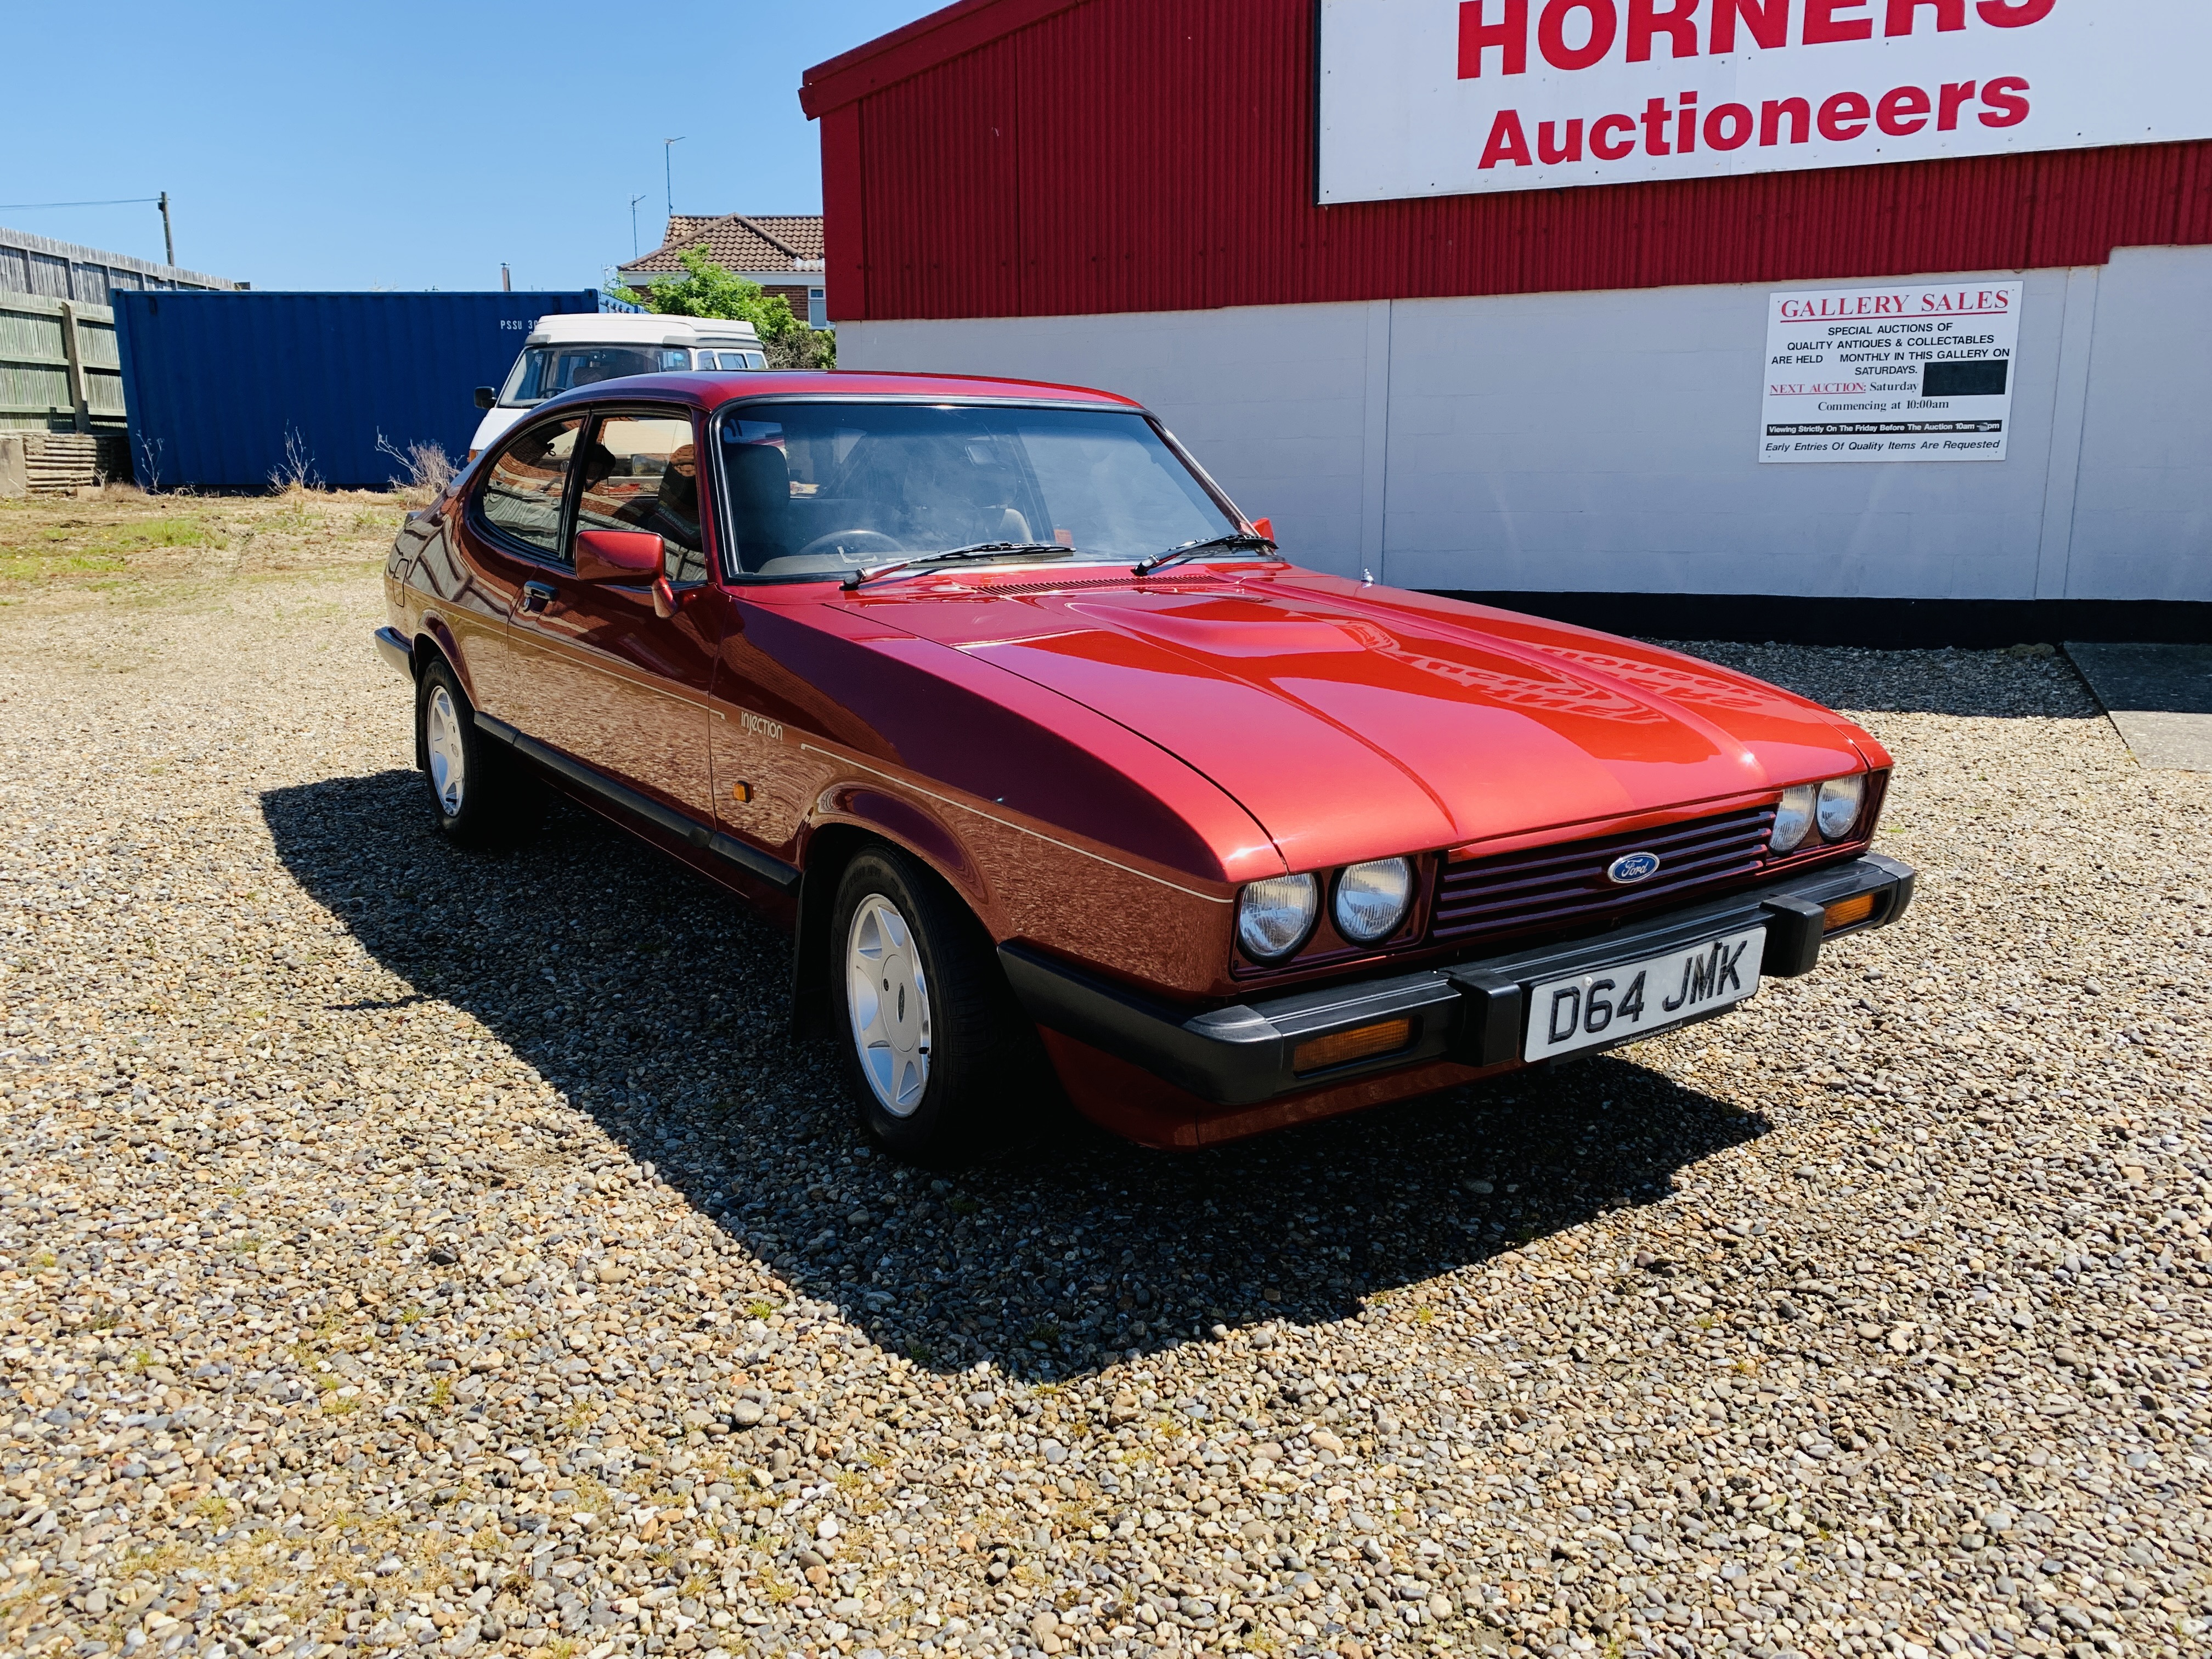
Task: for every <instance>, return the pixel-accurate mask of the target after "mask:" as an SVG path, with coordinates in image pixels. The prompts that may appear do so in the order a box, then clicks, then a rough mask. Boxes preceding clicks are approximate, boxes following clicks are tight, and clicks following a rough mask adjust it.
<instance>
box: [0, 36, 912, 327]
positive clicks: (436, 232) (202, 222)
mask: <svg viewBox="0 0 2212 1659" xmlns="http://www.w3.org/2000/svg"><path fill="white" fill-rule="evenodd" d="M935 9H937V7H936V6H935V5H934V4H932V3H927V0H796V3H790V0H786V3H764V0H723V3H720V4H696V3H690V0H660V3H657V4H652V5H640V6H626V5H623V4H621V3H619V0H617V3H608V0H598V3H592V4H579V3H572V0H536V3H530V4H524V3H520V0H462V3H453V0H445V3H441V4H435V5H433V4H424V3H421V0H381V3H378V4H374V5H367V4H361V3H337V4H321V5H301V4H298V3H296V0H295V3H291V4H285V5H275V4H267V3H261V0H214V3H211V4H207V5H198V6H190V5H179V4H177V3H175V0H167V3H162V4H146V3H142V0H110V3H106V4H103V5H101V6H100V7H99V8H98V9H96V11H93V12H85V11H82V10H71V9H69V8H65V7H64V8H58V9H55V8H48V9H45V10H43V11H41V10H39V9H27V8H18V9H15V15H14V21H13V22H12V23H11V25H10V27H11V29H12V30H13V31H14V33H15V41H16V44H17V46H18V53H17V57H18V64H17V71H16V72H15V74H12V75H11V76H9V88H8V105H9V112H8V125H9V131H10V132H12V133H13V134H14V135H15V140H14V142H12V143H9V144H6V145H4V146H0V204H15V203H46V202H74V201H83V200H106V199H112V198H115V197H143V196H152V195H154V194H155V193H156V192H157V191H163V190H166V191H168V192H169V200H170V210H171V213H172V215H173V218H174V220H175V223H176V237H177V262H178V264H182V265H185V266H188V267H190V268H191V269H193V270H204V271H210V272H213V273H214V274H216V275H218V276H232V277H236V278H239V279H240V280H243V281H246V282H250V283H252V284H253V286H254V287H256V288H258V289H370V288H393V289H426V288H438V289H491V288H497V287H498V286H499V267H500V261H501V260H502V259H504V260H507V262H508V263H509V264H512V265H513V270H514V285H515V286H516V287H517V288H538V289H573V288H584V287H592V286H596V285H597V284H598V283H599V278H600V274H601V271H602V269H603V268H604V267H605V265H607V264H611V263H613V262H616V261H618V260H622V259H627V258H629V257H630V205H629V198H630V197H633V196H637V195H642V196H643V197H645V199H644V200H643V201H641V202H640V203H639V204H637V225H638V236H639V240H640V242H641V246H644V247H645V248H647V249H650V248H652V247H653V246H655V245H656V244H657V243H658V242H659V240H660V237H659V233H660V229H661V225H662V221H663V218H664V216H665V213H664V206H663V195H662V167H661V157H662V146H661V140H662V139H664V138H669V137H678V136H679V135H680V136H682V137H683V139H684V142H683V143H680V144H678V145H677V146H676V147H675V149H674V151H673V162H674V174H675V194H676V207H677V210H678V212H687V213H698V212H719V213H726V212H732V211H736V212H753V213H815V212H819V211H820V210H821V206H822V179H821V161H820V147H819V143H818V138H817V128H816V127H815V126H814V125H813V124H812V123H811V122H810V121H808V120H807V119H806V118H805V116H804V115H803V114H802V113H800V112H799V76H800V74H801V72H802V71H804V70H805V69H807V68H808V67H809V66H811V65H812V64H817V63H820V62H821V61H822V60H823V59H824V58H832V57H835V56H836V54H837V53H839V52H844V51H846V50H848V48H850V47H853V46H858V45H860V43H861V42H862V41H864V40H871V39H872V38H874V37H875V36H876V35H878V34H881V33H884V32H885V31H886V30H889V29H892V28H896V27H898V26H899V25H900V24H902V23H906V22H909V21H913V20H914V19H915V18H916V17H921V16H923V15H927V13H929V12H931V11H933V10H935ZM626 19H629V20H634V21H625V20H626ZM88 31H89V33H88ZM40 33H48V34H49V35H50V37H51V38H50V40H48V41H47V42H46V44H45V45H44V46H41V45H40V40H39V37H40ZM26 46H27V47H28V49H27V50H24V49H23V48H25V47H26ZM40 59H43V60H45V61H46V63H47V64H49V65H50V67H49V69H48V70H46V71H41V72H31V71H30V70H29V68H28V65H29V64H32V63H33V61H35V60H40ZM62 64H70V65H74V66H75V67H74V68H73V69H72V70H70V71H69V72H66V73H64V72H63V71H62V70H61V68H60V67H59V66H60V65H62ZM88 117H89V118H88ZM0 224H4V225H6V226H8V227H9V228H13V229H17V230H27V231H33V232H35V233H37V234H40V235H42V236H52V237H56V238H58V239H60V240H64V241H70V242H82V243H86V244H88V245H90V246H94V247H101V248H112V249H115V250H118V251H119V252H125V253H132V254H136V255H137V256H138V257H140V258H152V259H159V258H161V219H160V217H159V216H158V215H157V214H156V213H155V210H154V209H153V208H152V207H150V206H124V207H98V208H76V209H68V210H52V211H32V210H19V209H15V208H13V207H0Z"/></svg>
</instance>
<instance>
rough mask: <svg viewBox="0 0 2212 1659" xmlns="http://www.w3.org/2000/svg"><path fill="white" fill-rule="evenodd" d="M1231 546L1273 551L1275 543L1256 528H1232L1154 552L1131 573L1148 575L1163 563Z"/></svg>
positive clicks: (1179, 560) (1174, 562)
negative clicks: (1219, 533) (1221, 534)
mask: <svg viewBox="0 0 2212 1659" xmlns="http://www.w3.org/2000/svg"><path fill="white" fill-rule="evenodd" d="M1232 547H1233V548H1248V547H1249V548H1265V549H1266V550H1267V551H1268V552H1270V553H1273V551H1274V550H1275V543H1274V538H1273V537H1269V536H1262V535H1261V534H1260V532H1258V531H1256V530H1232V531H1231V532H1229V534H1227V535H1226V536H1207V537H1205V538H1202V539H1200V540H1199V541H1194V542H1185V543H1183V544H1182V546H1180V547H1171V548H1170V549H1168V550H1167V551H1166V552H1164V553H1155V554H1153V555H1152V557H1151V558H1149V559H1143V560H1140V561H1139V562H1138V563H1137V564H1136V566H1135V567H1134V568H1133V572H1132V574H1135V575H1139V576H1144V575H1149V574H1151V573H1152V572H1153V571H1155V570H1158V569H1159V568H1161V567H1162V566H1163V565H1170V564H1176V563H1178V562H1181V561H1182V560H1184V559H1188V558H1189V557H1190V556H1192V555H1194V554H1197V553H1211V552H1212V551H1213V550H1215V549H1217V548H1232Z"/></svg>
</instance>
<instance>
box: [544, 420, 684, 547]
mask: <svg viewBox="0 0 2212 1659" xmlns="http://www.w3.org/2000/svg"><path fill="white" fill-rule="evenodd" d="M582 465H583V479H582V485H583V493H582V494H581V495H580V496H579V497H578V498H577V501H576V528H577V529H579V530H650V531H653V532H656V533H657V534H659V537H660V538H661V539H662V540H663V541H664V542H665V543H666V544H668V576H669V580H671V581H678V582H687V581H689V582H697V581H704V580H706V579H707V556H706V550H705V544H704V543H703V542H702V540H701V539H700V535H699V452H698V449H697V447H696V446H695V445H694V444H693V442H692V440H691V422H690V417H689V416H663V415H609V416H605V417H603V418H602V419H601V420H600V422H599V429H598V430H597V431H596V432H595V433H594V434H593V435H592V441H591V443H590V444H589V445H587V446H586V448H585V451H584V459H583V464H582Z"/></svg>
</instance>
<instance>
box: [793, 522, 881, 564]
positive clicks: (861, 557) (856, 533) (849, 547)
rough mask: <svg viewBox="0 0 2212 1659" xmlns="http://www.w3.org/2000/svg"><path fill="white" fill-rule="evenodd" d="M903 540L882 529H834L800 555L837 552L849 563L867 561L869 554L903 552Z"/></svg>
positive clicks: (805, 557)
mask: <svg viewBox="0 0 2212 1659" xmlns="http://www.w3.org/2000/svg"><path fill="white" fill-rule="evenodd" d="M905 551H906V544H904V543H903V542H901V541H898V540H896V539H894V538H891V537H890V536H886V535H884V532H882V531H880V530H833V531H831V532H829V534H828V535H826V536H817V537H816V538H814V539H813V540H812V541H811V542H809V543H807V544H806V545H805V546H804V547H802V548H800V549H799V554H798V556H799V557H800V558H802V559H809V558H812V557H813V556H816V555H817V554H820V553H835V554H836V555H837V556H838V557H839V558H841V559H842V560H843V561H844V562H846V563H848V564H862V563H865V562H866V557H867V556H868V555H871V554H876V553H903V552H905Z"/></svg>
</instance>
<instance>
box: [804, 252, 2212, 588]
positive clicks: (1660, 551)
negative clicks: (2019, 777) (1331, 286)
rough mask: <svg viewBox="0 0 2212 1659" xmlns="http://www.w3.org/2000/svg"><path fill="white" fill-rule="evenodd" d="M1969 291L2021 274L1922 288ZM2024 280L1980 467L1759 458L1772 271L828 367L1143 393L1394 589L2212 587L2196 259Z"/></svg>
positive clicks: (875, 326)
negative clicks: (1725, 284)
mask: <svg viewBox="0 0 2212 1659" xmlns="http://www.w3.org/2000/svg"><path fill="white" fill-rule="evenodd" d="M1983 276H2003V277H2011V278H2021V273H2016V272H1996V271H1984V272H1945V273H1938V274H1936V275H1934V276H1931V278H1930V280H1937V281H1942V282H1947V283H1948V282H1956V281H1964V280H1971V279H1972V278H1976V277H1983ZM2023 279H2024V280H2025V281H2026V283H2027V295H2026V297H2025V300H2024V302H2023V306H2022V311H2021V337H2020V357H2019V362H2018V368H2017V370H2016V380H2015V392H2014V398H2013V422H2014V424H2013V431H2012V435H2011V449H2010V454H2009V457H2008V459H2006V460H2004V461H2002V462H1976V461H1957V462H1913V463H1884V462H1866V463H1848V464H1840V465H1832V466H1818V465H1815V466H1762V465H1759V461H1758V441H1759V389H1760V386H1761V384H1762V377H1763V375H1764V373H1765V343H1766V299H1767V295H1769V294H1770V293H1771V292H1772V291H1775V290H1776V289H1787V288H1790V287H1792V286H1800V285H1796V284H1790V283H1774V284H1762V285H1759V286H1757V287H1731V288H1676V289H1640V290H1632V291H1621V292H1612V293H1603V294H1543V295H1510V296H1504V297H1499V298H1486V299H1461V300H1401V301H1371V302H1367V303H1355V304H1345V305H1318V306H1273V307H1253V308H1245V309H1236V310H1225V311H1199V312H1166V313H1143V314H1136V315H1115V316H1102V317H1052V318H1010V319H981V320H949V321H918V322H895V323H847V324H845V325H842V327H841V328H840V329H839V331H838V358H839V361H840V362H841V363H842V364H843V365H844V366H845V367H847V368H880V369H920V370H937V371H942V372H957V373H962V374H1004V375H1013V376H1018V377H1021V378H1025V379H1034V380H1058V381H1064V382H1073V383H1075V384H1078V385H1084V386H1104V387H1108V388H1109V389H1111V390H1114V391H1116V392H1123V393H1126V394H1127V395H1129V396H1132V397H1135V398H1141V399H1142V400H1143V401H1144V402H1145V403H1146V404H1148V405H1150V406H1151V407H1152V409H1154V410H1157V411H1158V413H1159V414H1160V416H1162V417H1163V418H1164V420H1165V421H1166V422H1167V423H1168V425H1169V426H1170V428H1172V429H1173V430H1174V431H1175V433H1176V435H1177V436H1178V437H1180V438H1182V441H1184V442H1185V443H1186V444H1187V445H1188V447H1190V449H1191V450H1192V452H1193V453H1194V454H1196V455H1197V456H1198V458H1199V459H1200V461H1201V462H1203V463H1204V464H1205V465H1206V468H1207V470H1208V471H1211V472H1212V473H1213V475H1214V476H1215V477H1216V478H1218V480H1219V481H1220V482H1221V483H1222V484H1223V486H1224V487H1225V488H1226V489H1228V490H1229V492H1230V493H1231V495H1234V496H1235V497H1236V498H1237V501H1238V503H1239V504H1240V505H1241V506H1242V507H1243V508H1244V509H1245V511H1246V512H1248V513H1252V514H1254V515H1255V516H1257V515H1262V514H1264V515H1267V516H1271V517H1272V518H1273V520H1274V521H1275V528H1276V531H1277V533H1278V534H1279V536H1280V538H1282V540H1283V542H1284V544H1285V550H1287V551H1288V552H1290V553H1291V555H1292V556H1294V557H1297V559H1299V560H1300V561H1301V562H1304V563H1307V564H1311V565H1315V566H1317V567H1319V568H1323V569H1329V570H1335V571H1340V572H1343V573H1345V574H1356V573H1357V572H1358V571H1359V570H1361V569H1362V568H1365V569H1369V570H1371V571H1372V572H1373V573H1374V574H1375V575H1376V578H1377V579H1378V580H1387V581H1390V582H1395V583H1397V584H1400V585H1401V586H1410V587H1444V588H1472V589H1479V590H1480V589H1497V590H1518V591H1522V592H1711V593H1796V594H1808V595H1816V596H1827V595H1848V596H1854V597H1870V598H1890V599H2062V598H2063V599H2212V506H2208V503H2207V501H2206V495H2207V484H2208V483H2212V477H2208V471H2207V468H2208V459H2212V306H2206V305H2203V304H2202V303H2195V304H2192V303H2191V298H2192V296H2201V295H2204V294H2207V293H2212V249H2207V248H2202V247H2191V248H2157V249H2136V250H2124V251H2123V252H2119V253H2118V254H2116V255H2115V256H2114V257H2113V259H2112V264H2109V265H2106V266H2103V267H2100V268H2085V269H2083V270H2073V271H2066V270H2046V271H2031V272H2027V273H2025V276H2024V278H2023ZM1906 280H1910V279H1887V278H1885V279H1884V282H1883V284H1882V285H1885V286H1887V285H1893V282H1894V283H1902V282H1904V281H1906Z"/></svg>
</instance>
